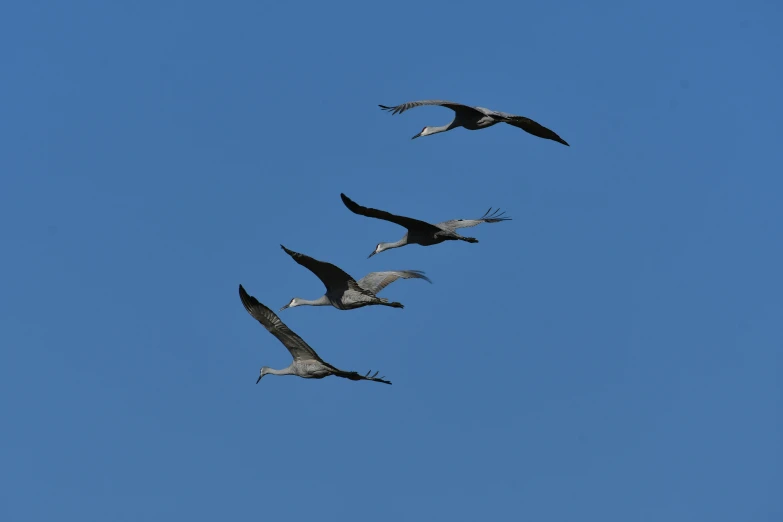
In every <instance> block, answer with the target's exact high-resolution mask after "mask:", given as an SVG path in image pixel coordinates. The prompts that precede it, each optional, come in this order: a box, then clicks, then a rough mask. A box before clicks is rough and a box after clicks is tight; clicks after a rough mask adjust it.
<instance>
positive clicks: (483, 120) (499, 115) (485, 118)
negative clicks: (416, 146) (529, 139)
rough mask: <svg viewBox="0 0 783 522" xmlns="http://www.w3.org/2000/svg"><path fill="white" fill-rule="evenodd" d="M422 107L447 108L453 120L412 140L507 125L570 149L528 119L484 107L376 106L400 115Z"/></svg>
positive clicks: (447, 104) (425, 102)
mask: <svg viewBox="0 0 783 522" xmlns="http://www.w3.org/2000/svg"><path fill="white" fill-rule="evenodd" d="M422 105H440V106H441V107H448V108H449V109H451V110H453V111H454V119H453V120H452V121H451V123H449V124H448V125H443V126H441V127H424V128H423V129H422V130H421V132H420V133H418V134H417V135H415V136H414V137H413V138H411V139H412V140H415V139H416V138H418V137H419V136H432V135H433V134H437V133H439V132H445V131H448V130H451V129H455V128H457V127H464V128H466V129H468V130H480V129H486V128H487V127H492V126H493V125H495V124H496V123H508V124H509V125H513V126H514V127H519V128H520V129H522V130H523V131H525V132H527V133H529V134H532V135H533V136H538V137H539V138H544V139H547V140H554V141H556V142H558V143H562V144H563V145H566V146H569V147H570V145H568V143H567V142H566V141H565V140H564V139H563V138H561V137H560V136H558V135H557V134H556V133H555V132H554V131H552V130H549V129H547V128H546V127H544V126H543V125H541V124H539V123H537V122H535V121H533V120H531V119H530V118H525V117H524V116H516V115H514V114H509V113H507V112H499V111H493V110H491V109H485V108H484V107H471V106H470V105H463V104H461V103H454V102H450V101H444V100H420V101H414V102H408V103H403V104H401V105H397V106H395V107H387V106H386V105H378V107H380V108H381V109H383V110H385V111H389V112H391V113H392V114H402V113H403V112H405V111H407V110H408V109H412V108H414V107H420V106H422Z"/></svg>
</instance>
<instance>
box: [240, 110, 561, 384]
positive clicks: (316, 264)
mask: <svg viewBox="0 0 783 522" xmlns="http://www.w3.org/2000/svg"><path fill="white" fill-rule="evenodd" d="M423 105H440V106H442V107H447V108H449V109H451V110H453V111H454V113H455V116H454V119H453V120H452V121H451V123H449V124H447V125H443V126H440V127H424V128H423V129H422V130H421V132H419V133H418V134H416V135H415V136H414V137H413V138H412V139H415V138H418V137H421V136H431V135H433V134H437V133H439V132H445V131H448V130H451V129H454V128H457V127H464V128H466V129H468V130H480V129H485V128H487V127H491V126H493V125H495V124H497V123H507V124H509V125H512V126H514V127H518V128H520V129H522V130H524V131H525V132H528V133H530V134H532V135H534V136H538V137H539V138H543V139H548V140H553V141H556V142H558V143H562V144H563V145H566V146H569V145H568V143H566V141H565V140H564V139H562V138H561V137H560V136H558V135H557V134H556V133H555V132H554V131H552V130H550V129H547V128H546V127H544V126H543V125H541V124H539V123H537V122H535V121H533V120H531V119H530V118H526V117H524V116H515V115H513V114H508V113H505V112H498V111H493V110H490V109H485V108H482V107H471V106H469V105H463V104H461V103H454V102H449V101H442V100H421V101H414V102H408V103H403V104H401V105H397V106H395V107H387V106H385V105H379V107H380V108H381V109H383V110H385V111H389V112H391V113H392V114H400V113H403V112H405V111H407V110H408V109H412V108H414V107H420V106H423ZM340 197H341V198H342V200H343V203H344V204H345V206H346V207H348V210H350V211H351V212H353V213H354V214H358V215H360V216H365V217H370V218H375V219H382V220H384V221H390V222H392V223H396V224H397V225H400V226H401V227H404V228H405V229H406V232H405V235H404V236H402V238H401V239H400V240H399V241H394V242H392V243H378V244H377V245H376V246H375V250H373V252H372V253H371V254H370V255H369V257H372V256H374V255H375V254H379V253H381V252H383V251H384V250H389V249H390V248H398V247H401V246H405V245H421V246H432V245H437V244H438V243H443V242H444V241H465V242H468V243H478V239H476V238H473V237H466V236H462V235H460V234H459V233H458V232H457V230H458V229H460V228H469V227H475V226H476V225H480V224H481V223H499V222H501V221H508V220H510V219H511V218H509V217H504V214H505V213H504V212H500V210H499V209H498V210H495V211H493V210H492V208H490V209H489V210H488V211H487V212H486V213H485V214H484V215H483V216H482V217H480V218H479V219H452V220H450V221H443V222H441V223H435V224H432V223H427V222H426V221H421V220H418V219H415V218H409V217H405V216H398V215H396V214H392V213H391V212H386V211H385V210H377V209H374V208H369V207H363V206H361V205H359V204H358V203H356V202H355V201H353V200H352V199H350V198H349V197H348V196H346V195H345V194H340ZM280 248H282V249H283V251H284V252H285V253H286V254H288V255H289V256H291V258H293V260H294V261H296V262H297V263H298V264H300V265H302V266H303V267H305V268H307V269H308V270H310V271H311V272H312V273H313V274H315V275H316V276H317V277H318V279H320V280H321V282H322V283H323V284H324V286H325V287H326V293H325V294H324V295H322V296H321V297H319V298H318V299H314V300H309V299H302V298H300V297H294V298H293V299H291V301H290V302H289V303H288V304H287V305H285V306H284V307H282V308H281V309H280V311H281V312H282V311H283V310H285V309H286V308H294V307H297V306H303V305H308V306H333V307H335V308H337V309H338V310H354V309H356V308H361V307H364V306H371V305H380V306H388V307H392V308H403V305H402V303H398V302H389V300H388V299H386V298H383V297H378V293H379V292H380V291H381V290H383V289H384V288H386V287H387V286H388V285H390V284H391V283H393V282H394V281H396V280H398V279H423V280H425V281H427V282H429V283H432V281H430V280H429V278H428V277H427V276H425V275H424V272H421V271H419V270H394V271H387V272H370V273H369V274H367V275H366V276H364V277H363V278H361V279H359V280H358V281H356V280H355V279H354V278H353V277H351V276H350V275H349V274H348V273H346V272H345V271H343V270H342V269H340V268H339V267H337V266H335V265H333V264H332V263H327V262H326V261H319V260H317V259H314V258H312V257H310V256H307V255H305V254H300V253H298V252H294V251H293V250H289V249H288V248H286V247H284V246H283V245H280ZM239 298H240V299H241V301H242V305H244V307H245V310H247V312H248V313H249V314H250V315H251V316H252V317H253V318H255V319H256V320H257V321H258V322H259V323H261V324H262V325H263V326H264V328H266V329H267V330H268V331H269V333H271V334H272V335H274V336H275V337H277V339H278V340H279V341H280V342H281V343H283V346H285V347H286V348H287V349H288V351H289V352H290V353H291V357H293V361H292V362H291V364H290V365H289V366H288V367H287V368H283V369H282V370H275V369H273V368H269V367H268V366H264V367H262V368H261V373H260V375H259V376H258V380H257V381H256V384H258V383H259V382H260V381H261V378H262V377H263V376H264V375H296V376H298V377H303V378H305V379H323V378H324V377H328V376H330V375H334V376H337V377H342V378H344V379H350V380H352V381H375V382H382V383H384V384H391V381H387V380H386V379H385V377H383V376H381V377H377V375H378V372H377V371H376V372H375V373H373V374H372V375H370V373H372V371H368V372H367V373H366V374H364V375H362V374H360V373H357V372H353V371H345V370H340V369H339V368H336V367H334V366H332V365H331V364H329V363H327V362H325V361H324V360H323V359H321V358H320V357H319V356H318V354H317V353H315V350H313V349H312V348H311V347H310V345H308V344H307V343H306V342H305V341H304V340H303V339H302V338H301V337H299V336H298V335H296V334H295V333H294V332H292V331H291V329H290V328H288V327H287V326H286V325H285V323H283V321H281V320H280V318H279V317H278V316H277V315H276V314H275V313H274V312H273V311H272V310H270V309H269V308H267V307H266V306H264V305H263V304H261V303H259V302H258V300H257V299H256V298H255V297H253V296H251V295H249V294H248V293H247V292H246V291H245V289H244V288H243V287H242V285H239Z"/></svg>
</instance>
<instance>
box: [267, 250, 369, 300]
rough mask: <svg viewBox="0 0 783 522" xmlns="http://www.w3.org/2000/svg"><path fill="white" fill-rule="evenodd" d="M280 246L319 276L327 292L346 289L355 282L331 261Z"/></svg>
mask: <svg viewBox="0 0 783 522" xmlns="http://www.w3.org/2000/svg"><path fill="white" fill-rule="evenodd" d="M280 248H282V249H283V250H285V253H286V254H288V255H289V256H291V257H292V258H294V261H296V262H297V263H299V264H300V265H302V266H303V267H305V268H306V269H308V270H310V271H311V272H312V273H314V274H315V275H316V276H318V279H320V280H321V282H322V283H323V284H324V286H325V287H326V292H327V293H329V292H332V291H339V290H342V291H345V289H346V288H347V287H349V286H351V282H352V281H353V282H354V283H355V281H354V279H353V277H351V276H350V275H349V274H348V273H346V272H345V271H343V270H342V269H341V268H338V267H336V266H334V265H333V264H331V263H327V262H325V261H318V260H317V259H313V258H312V257H310V256H306V255H304V254H300V253H298V252H294V251H293V250H288V249H287V248H286V247H284V246H283V245H280Z"/></svg>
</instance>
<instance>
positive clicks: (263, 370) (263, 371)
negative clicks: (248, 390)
mask: <svg viewBox="0 0 783 522" xmlns="http://www.w3.org/2000/svg"><path fill="white" fill-rule="evenodd" d="M267 373H269V366H264V367H262V368H261V375H259V376H258V380H257V381H256V384H258V383H259V382H261V377H263V376H264V375H266V374H267Z"/></svg>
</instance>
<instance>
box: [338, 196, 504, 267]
mask: <svg viewBox="0 0 783 522" xmlns="http://www.w3.org/2000/svg"><path fill="white" fill-rule="evenodd" d="M340 197H341V198H342V200H343V203H344V204H345V206H346V207H348V210H350V211H351V212H353V213H354V214H359V215H360V216H367V217H371V218H375V219H383V220H384V221H391V222H392V223H396V224H398V225H400V226H402V227H405V228H407V229H408V231H407V232H406V233H405V235H404V236H402V239H400V240H399V241H396V242H394V243H378V245H377V246H376V247H375V250H374V251H373V253H372V254H370V255H369V256H368V257H372V256H374V255H375V254H378V253H380V252H383V251H384V250H388V249H390V248H397V247H401V246H405V245H412V244H415V245H422V246H431V245H437V244H438V243H443V242H444V241H467V242H468V243H478V239H476V238H474V237H465V236H461V235H460V234H458V233H457V229H458V228H466V227H475V226H476V225H480V224H481V223H499V222H500V221H508V220H510V219H511V218H510V217H503V214H505V212H501V213H498V210H500V209H498V210H495V211H494V212H492V208H491V207H490V209H489V210H488V211H487V212H486V213H485V214H484V215H483V216H482V217H480V218H479V219H452V220H451V221H444V222H442V223H436V224H434V225H432V224H430V223H427V222H426V221H420V220H418V219H413V218H409V217H404V216H397V215H395V214H392V213H390V212H386V211H384V210H376V209H374V208H369V207H363V206H361V205H359V204H358V203H356V202H355V201H353V200H351V199H350V198H349V197H348V196H346V195H345V194H340Z"/></svg>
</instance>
